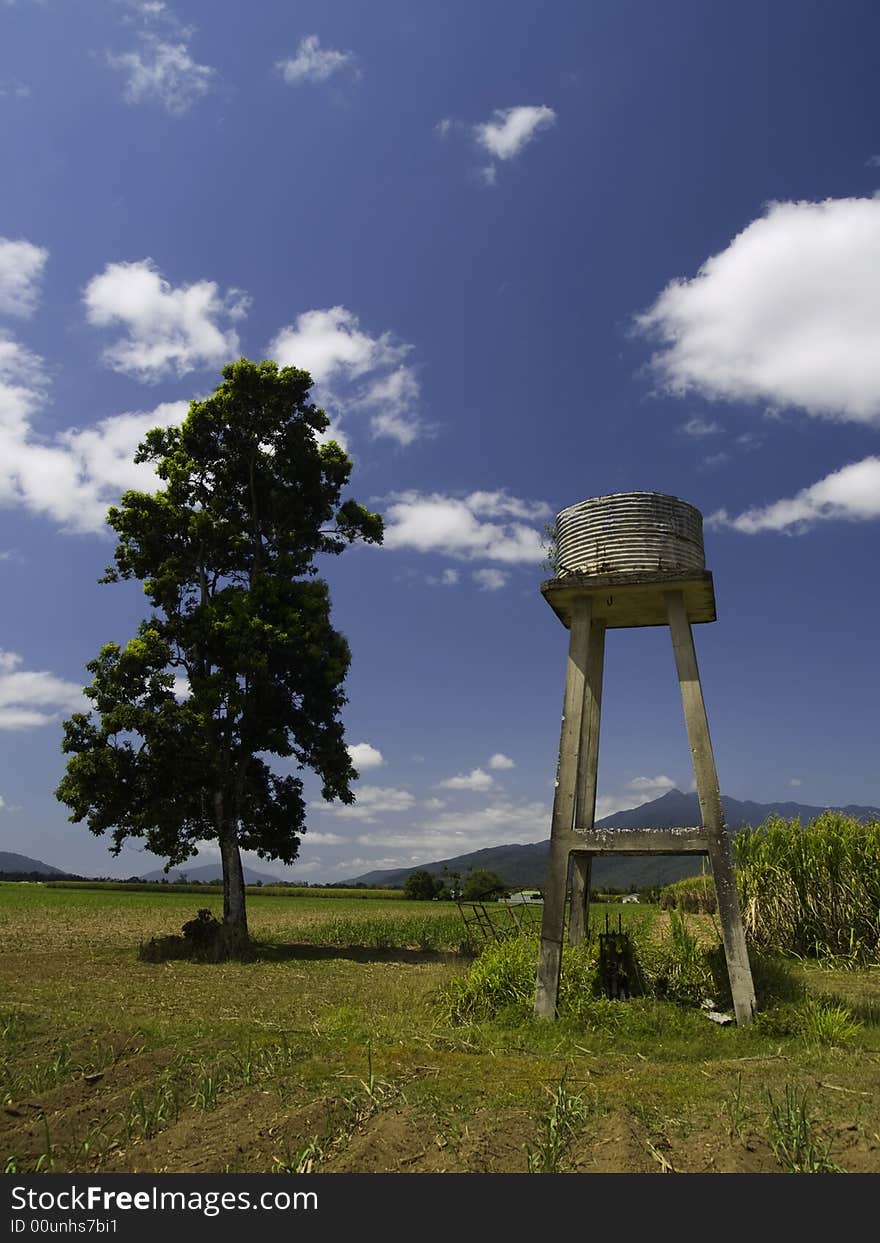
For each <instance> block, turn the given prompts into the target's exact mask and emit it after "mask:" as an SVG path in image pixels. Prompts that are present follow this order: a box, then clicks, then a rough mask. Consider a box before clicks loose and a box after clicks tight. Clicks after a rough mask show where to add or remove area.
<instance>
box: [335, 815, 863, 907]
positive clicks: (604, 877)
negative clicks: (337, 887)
mask: <svg viewBox="0 0 880 1243" xmlns="http://www.w3.org/2000/svg"><path fill="white" fill-rule="evenodd" d="M721 802H722V804H723V806H724V815H725V818H726V820H727V827H728V828H729V829H730V831H731V832H733V833H736V832H738V830H740V829H744V828H746V826H749V825H750V826H752V827H753V828H754V827H755V826H757V825H759V824H763V823H764V821H765V820H766V819H767V818H768V817H769V816H782V817H784V818H785V819H787V820H793V819H795V818H798V819H800V820H801V821H808V820H813V819H815V817H816V816H819V815H821V814H822V812H823V811H826V810H827V809H826V808H824V807H810V806H807V805H806V804H804V803H754V802H751V801H748V800H746V801H741V800H739V799H735V798H729V797H728V796H727V795H723V796H722V799H721ZM833 810H835V811H842V812H844V813H845V814H846V815H848V816H852V817H854V818H855V819H856V820H880V808H877V807H858V806H854V805H852V804H850V805H849V806H847V807H838V808H834V809H833ZM698 824H700V805H699V801H698V799H697V796H696V794H684V793H683V792H682V791H681V790H670V791H669V792H668V793H667V794H664V795H662V796H661V797H660V798H657V799H654V800H653V802H650V803H643V804H642V805H641V806H640V807H632V808H629V809H628V810H627V811H617V812H614V814H613V815H611V816H606V817H605V818H604V819H603V820H597V821H596V827H597V828H600V829H674V828H687V827H688V826H690V825H698ZM549 848H550V841H549V838H548V839H546V840H545V841H542V842H532V843H531V844H529V845H526V846H490V847H488V848H486V849H485V850H475V851H473V852H472V853H471V854H467V855H456V856H455V857H454V858H452V859H440V860H438V862H436V863H420V864H419V865H418V866H417V867H410V868H388V869H385V870H381V871H376V872H365V873H364V874H363V875H362V876H356V877H354V878H353V879H352V880H349V881H346V882H344V883H345V884H347V885H354V884H357V883H358V882H360V883H363V884H365V885H377V886H379V885H381V886H386V885H387V886H395V885H402V884H403V883H404V882H405V881H406V878H407V877H408V876H409V875H410V874H411V873H412V872H417V871H425V872H431V873H433V874H435V875H439V874H442V873H443V872H444V870H448V871H450V872H458V873H460V874H461V875H464V874H465V873H467V872H469V871H470V869H471V868H489V869H490V870H491V871H493V872H495V873H497V875H498V876H500V877H501V879H502V880H503V881H504V883H505V884H506V885H509V886H511V888H513V887H516V888H531V887H535V886H537V887H540V886H541V885H543V883H544V873H545V872H546V869H547V854H548V851H549ZM701 866H702V861H701V859H700V857H699V856H696V857H694V856H688V855H682V856H680V857H678V858H676V857H675V856H674V855H647V856H645V855H639V856H634V857H632V858H618V859H615V858H610V857H606V858H604V859H602V858H597V859H594V860H593V875H592V884H593V886H594V887H596V888H602V887H603V886H608V887H609V888H614V889H627V888H629V886H630V885H634V886H636V887H637V888H640V887H642V886H649V885H669V884H671V883H672V882H673V881H675V880H681V879H682V877H684V876H695V875H698V874H699V872H700V868H701Z"/></svg>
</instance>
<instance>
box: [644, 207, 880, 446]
mask: <svg viewBox="0 0 880 1243" xmlns="http://www.w3.org/2000/svg"><path fill="white" fill-rule="evenodd" d="M636 324H637V326H638V328H639V329H640V330H641V331H642V332H644V333H646V334H648V335H650V336H654V337H656V338H658V339H659V340H660V342H661V348H660V349H659V350H658V352H657V353H655V355H654V357H653V359H652V367H653V369H654V371H655V372H656V374H657V375H658V377H659V378H660V380H661V382H662V384H663V385H664V387H665V388H667V389H668V390H669V391H670V392H672V393H675V394H684V393H687V392H689V391H697V392H700V393H702V394H704V395H705V396H707V397H709V398H713V399H722V400H727V401H748V402H770V403H771V404H772V405H774V406H779V407H786V406H791V407H798V408H800V409H802V410H805V411H806V412H807V413H808V414H811V415H815V416H824V417H829V418H837V419H842V420H850V421H852V422H858V423H869V424H880V349H878V348H877V342H878V339H880V197H875V198H847V199H828V200H825V201H824V202H817V203H812V202H785V203H771V204H770V205H769V206H768V207H767V209H766V211H765V213H764V215H763V216H762V217H760V218H759V219H758V220H755V221H753V222H752V223H751V224H750V225H748V226H747V228H745V229H744V230H743V232H742V233H740V234H739V235H738V236H737V237H735V238H734V239H733V241H732V242H731V243H730V245H729V246H728V247H727V249H726V250H724V251H722V252H721V253H720V254H717V255H714V256H712V258H710V259H707V260H706V262H705V263H704V264H703V266H702V267H701V268H700V270H699V272H698V273H697V275H696V276H695V277H693V278H692V279H690V280H687V279H678V280H674V281H672V282H671V283H670V284H669V285H667V287H666V288H665V289H664V290H663V292H662V293H661V294H660V296H659V298H658V299H657V300H656V302H655V303H654V304H653V306H652V307H650V308H649V309H648V310H647V311H646V312H644V313H643V314H642V315H639V316H637V318H636Z"/></svg>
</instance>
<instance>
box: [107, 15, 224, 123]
mask: <svg viewBox="0 0 880 1243" xmlns="http://www.w3.org/2000/svg"><path fill="white" fill-rule="evenodd" d="M141 42H142V46H141V47H140V48H139V49H134V50H132V51H130V52H121V53H119V54H118V55H116V54H114V53H112V52H108V53H107V63H108V65H110V67H111V68H112V69H119V70H121V71H122V72H123V73H124V74H125V75H126V82H125V92H124V96H125V100H126V102H127V103H130V104H139V103H144V102H147V103H149V102H153V103H158V104H159V105H160V106H161V107H163V108H164V109H165V111H166V112H169V113H171V114H172V116H180V115H182V114H183V113H184V112H187V111H188V110H189V108H191V107H192V105H193V104H194V103H195V102H196V100H198V99H201V98H202V97H203V96H204V95H207V93H208V92H209V91H210V90H211V88H212V87H213V85H214V81H215V79H216V77H217V71H216V69H212V68H211V66H210V65H200V64H199V63H198V62H197V61H195V60H193V58H192V56H191V54H190V50H189V47H188V45H187V43H186V42H185V41H184V42H180V43H169V42H166V41H165V40H164V39H159V38H157V37H156V36H154V35H150V34H144V35H142V37H141Z"/></svg>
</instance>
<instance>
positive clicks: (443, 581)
mask: <svg viewBox="0 0 880 1243" xmlns="http://www.w3.org/2000/svg"><path fill="white" fill-rule="evenodd" d="M460 578H461V575H460V573H459V572H458V570H451V569H446V570H444V571H443V573H442V574H441V575H440V577H439V578H437V577H435V576H434V575H432V574H429V575H427V577H426V578H425V582H426V583H428V584H429V586H431V587H454V586H455V585H456V583H457V582H458V580H459V579H460Z"/></svg>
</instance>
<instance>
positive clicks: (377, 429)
mask: <svg viewBox="0 0 880 1243" xmlns="http://www.w3.org/2000/svg"><path fill="white" fill-rule="evenodd" d="M411 349H412V346H410V345H407V344H405V343H402V342H395V341H394V340H393V338H392V335H391V334H390V333H388V332H385V333H383V334H382V335H381V336H378V337H371V336H370V335H369V333H367V332H365V331H364V330H363V329H362V328H361V326H360V321H359V319H358V317H357V316H356V315H355V314H354V313H353V312H352V311H349V310H348V309H347V308H346V307H344V306H333V307H328V308H325V309H323V310H312V311H305V312H303V314H301V315H299V316H297V319H296V322H295V324H288V325H287V326H286V327H284V328H282V329H281V331H280V332H279V333H278V334H277V335H276V336H275V337H274V338H273V340H272V341H271V342H270V344H269V349H268V353H269V356H270V357H271V358H274V359H276V360H277V362H278V363H279V364H280V365H281V366H285V367H299V368H301V369H302V370H304V371H308V372H309V373H310V375H311V377H312V379H313V380H314V382H315V385H316V387H317V390H318V393H319V396H320V400H321V401H322V403H324V404H325V405H327V406H328V407H332V409H330V410H329V411H328V412H329V413H331V414H333V415H335V416H336V417H340V416H341V417H344V416H346V415H347V414H349V413H351V412H362V413H364V414H365V415H367V417H368V419H369V426H370V430H371V432H372V434H373V436H376V437H378V436H385V437H389V438H391V439H392V440H396V441H397V442H398V443H399V444H402V445H408V444H410V443H412V441H413V440H414V439H415V438H416V437H417V436H418V435H419V434H420V433H421V431H422V430H423V428H422V423H421V421H420V419H419V417H418V415H417V414H416V412H415V407H416V405H417V403H418V399H419V393H420V387H419V382H418V379H417V377H416V374H415V371H414V370H413V368H412V367H411V366H408V365H406V363H405V361H404V360H405V359H406V357H407V355H408V354H409V353H410V351H411Z"/></svg>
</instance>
